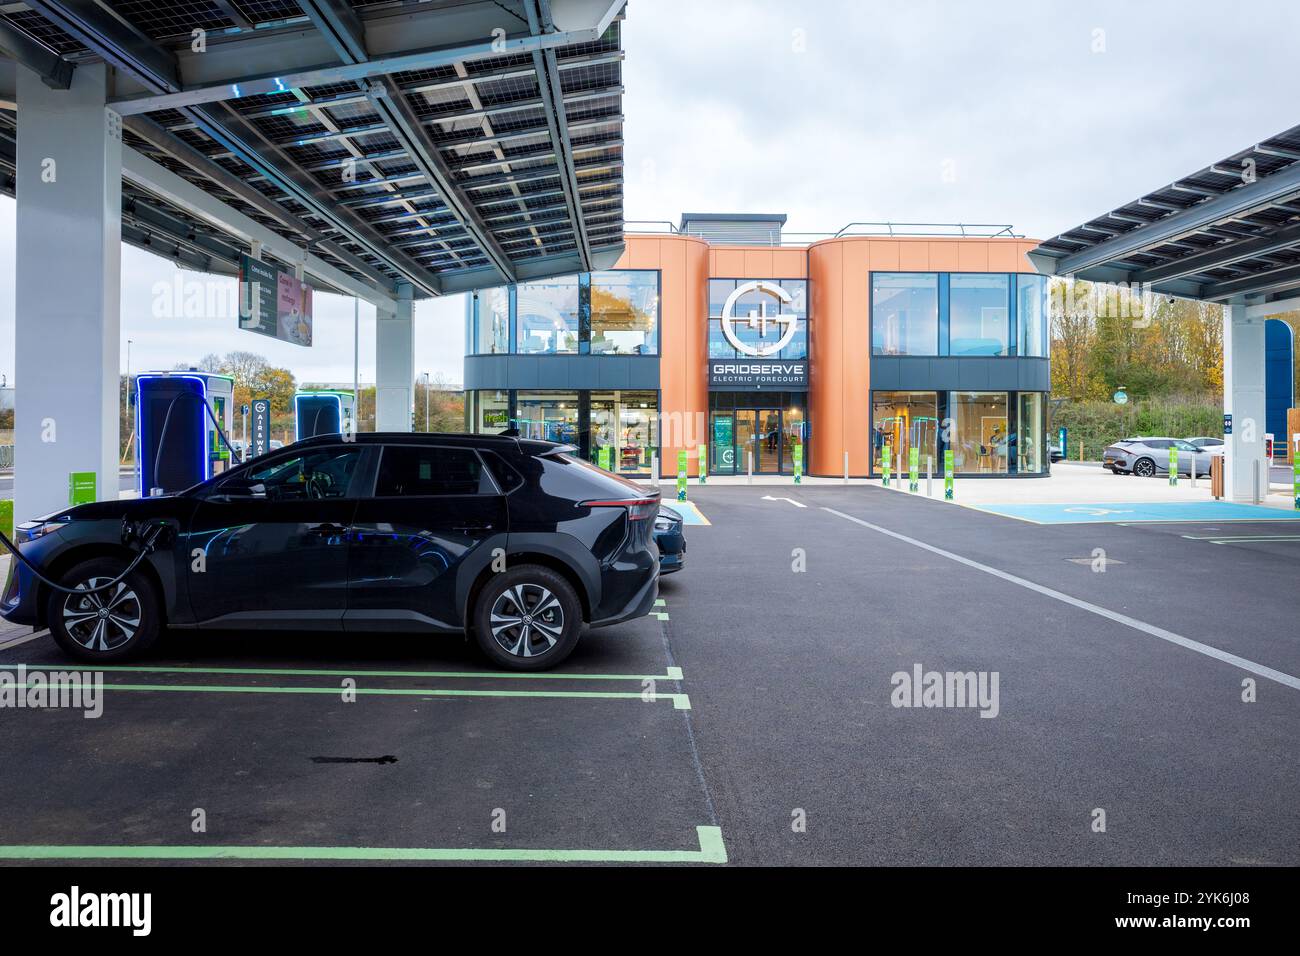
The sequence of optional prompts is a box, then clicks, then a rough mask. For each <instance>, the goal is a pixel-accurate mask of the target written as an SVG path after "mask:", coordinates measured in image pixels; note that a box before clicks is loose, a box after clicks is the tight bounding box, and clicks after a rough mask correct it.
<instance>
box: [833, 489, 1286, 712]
mask: <svg viewBox="0 0 1300 956" xmlns="http://www.w3.org/2000/svg"><path fill="white" fill-rule="evenodd" d="M822 510H823V511H829V512H830V513H831V514H833V515H836V516H837V517H840V518H846V519H848V520H849V521H852V522H853V523H854V524H860V525H862V527H864V528H870V529H871V530H872V531H878V532H880V533H881V534H884V535H888V536H889V537H891V538H897V539H898V540H899V541H902V542H905V543H906V544H910V545H912V546H914V547H917V548H921V549H923V550H925V551H929V552H930V553H931V554H937V555H939V557H941V558H947V559H948V560H950V561H956V562H957V563H958V564H964V565H966V566H967V567H968V568H974V569H975V570H977V571H983V572H984V573H985V574H991V575H993V576H994V577H996V578H1001V579H1002V580H1004V581H1009V582H1011V583H1012V584H1016V585H1019V586H1020V587H1022V588H1028V589H1029V590H1030V591H1037V592H1038V593H1039V594H1042V595H1044V596H1045V597H1049V598H1052V599H1053V600H1056V601H1060V602H1061V603H1063V604H1069V605H1072V606H1073V607H1077V608H1079V609H1080V610H1083V611H1087V612H1088V613H1089V614H1096V615H1097V616H1098V617H1104V618H1106V619H1107V620H1110V621H1114V622H1116V623H1117V624H1123V625H1124V626H1125V627H1131V628H1133V629H1134V630H1137V631H1141V632H1143V633H1144V634H1150V635H1151V636H1152V637H1158V638H1160V639H1161V640H1162V641H1168V642H1169V643H1170V644H1177V645H1178V646H1179V647H1185V648H1187V650H1189V651H1195V652H1196V653H1198V654H1204V655H1205V656H1206V657H1213V658H1214V659H1215V660H1217V661H1223V662H1224V663H1225V664H1231V665H1232V666H1233V667H1239V668H1241V669H1242V670H1244V671H1248V672H1250V673H1252V674H1257V675H1258V676H1260V677H1266V678H1268V679H1269V680H1272V681H1277V682H1278V683H1279V684H1285V685H1286V686H1287V687H1290V688H1291V689H1292V690H1300V677H1292V676H1291V675H1290V674H1284V673H1283V672H1282V671H1279V670H1274V669H1273V668H1271V667H1265V666H1264V665H1263V664H1256V663H1255V662H1254V661H1250V660H1247V659H1246V658H1244V657H1238V656H1237V655H1236V654H1229V653H1228V652H1227V651H1222V650H1219V648H1217V647H1211V646H1210V645H1209V644H1202V643H1201V642H1200V641H1193V640H1192V639H1191V638H1188V637H1183V636H1182V635H1181V634H1175V633H1174V632H1173V631H1166V630H1165V629H1164V628H1163V627H1156V626H1155V625H1154V624H1148V623H1146V622H1145V621H1139V620H1138V619H1137V618H1134V617H1129V616H1128V615H1127V614H1120V613H1119V612H1117V611H1111V610H1108V609H1107V608H1104V607H1101V606H1099V605H1096V604H1091V603H1089V602H1088V601H1081V600H1080V599H1079V598H1076V597H1071V596H1070V595H1068V594H1064V593H1062V592H1060V591H1055V590H1053V589H1052V588H1049V587H1044V586H1043V585H1041V584H1035V583H1034V582H1033V581H1029V580H1026V579H1025V578H1021V577H1017V576H1016V575H1014V574H1008V573H1007V572H1006V571H999V570H998V569H997V568H992V567H989V566H988V565H987V564H980V563H979V562H978V561H972V560H971V559H970V558H964V557H962V556H961V555H960V554H953V553H952V552H951V551H945V550H944V549H943V548H936V547H935V546H934V545H932V544H926V543H925V542H924V541H917V540H916V539H915V538H909V537H908V536H907V535H905V534H899V533H898V532H897V531H890V530H889V529H888V528H882V527H880V525H876V524H872V523H871V522H870V521H863V520H862V519H861V518H855V517H853V515H846V514H845V513H844V512H842V511H836V510H835V509H834V508H825V507H824V508H822Z"/></svg>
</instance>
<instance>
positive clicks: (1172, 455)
mask: <svg viewBox="0 0 1300 956" xmlns="http://www.w3.org/2000/svg"><path fill="white" fill-rule="evenodd" d="M1169 483H1170V484H1171V485H1176V484H1178V449H1177V448H1174V447H1173V446H1170V448H1169Z"/></svg>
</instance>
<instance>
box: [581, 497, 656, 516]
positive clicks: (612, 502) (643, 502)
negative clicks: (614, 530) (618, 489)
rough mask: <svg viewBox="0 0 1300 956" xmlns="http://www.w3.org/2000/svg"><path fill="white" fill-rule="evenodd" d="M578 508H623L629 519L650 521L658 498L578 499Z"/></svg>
mask: <svg viewBox="0 0 1300 956" xmlns="http://www.w3.org/2000/svg"><path fill="white" fill-rule="evenodd" d="M578 507H579V508H623V509H624V510H626V511H627V517H628V520H629V521H650V520H652V519H653V518H654V516H655V515H657V514H658V513H659V499H658V498H602V499H599V500H595V501H580V502H578Z"/></svg>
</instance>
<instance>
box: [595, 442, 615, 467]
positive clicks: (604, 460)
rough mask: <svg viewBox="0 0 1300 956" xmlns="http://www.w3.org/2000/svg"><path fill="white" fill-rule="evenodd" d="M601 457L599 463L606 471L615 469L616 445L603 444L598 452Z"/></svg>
mask: <svg viewBox="0 0 1300 956" xmlns="http://www.w3.org/2000/svg"><path fill="white" fill-rule="evenodd" d="M596 454H597V456H598V457H599V461H598V464H599V465H600V467H601V468H604V469H605V470H606V471H613V470H614V446H612V445H601V446H600V450H599V451H597V452H596Z"/></svg>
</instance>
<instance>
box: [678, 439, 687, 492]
mask: <svg viewBox="0 0 1300 956" xmlns="http://www.w3.org/2000/svg"><path fill="white" fill-rule="evenodd" d="M677 500H678V501H685V500H686V449H685V448H682V449H680V450H679V451H678V452H677Z"/></svg>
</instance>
